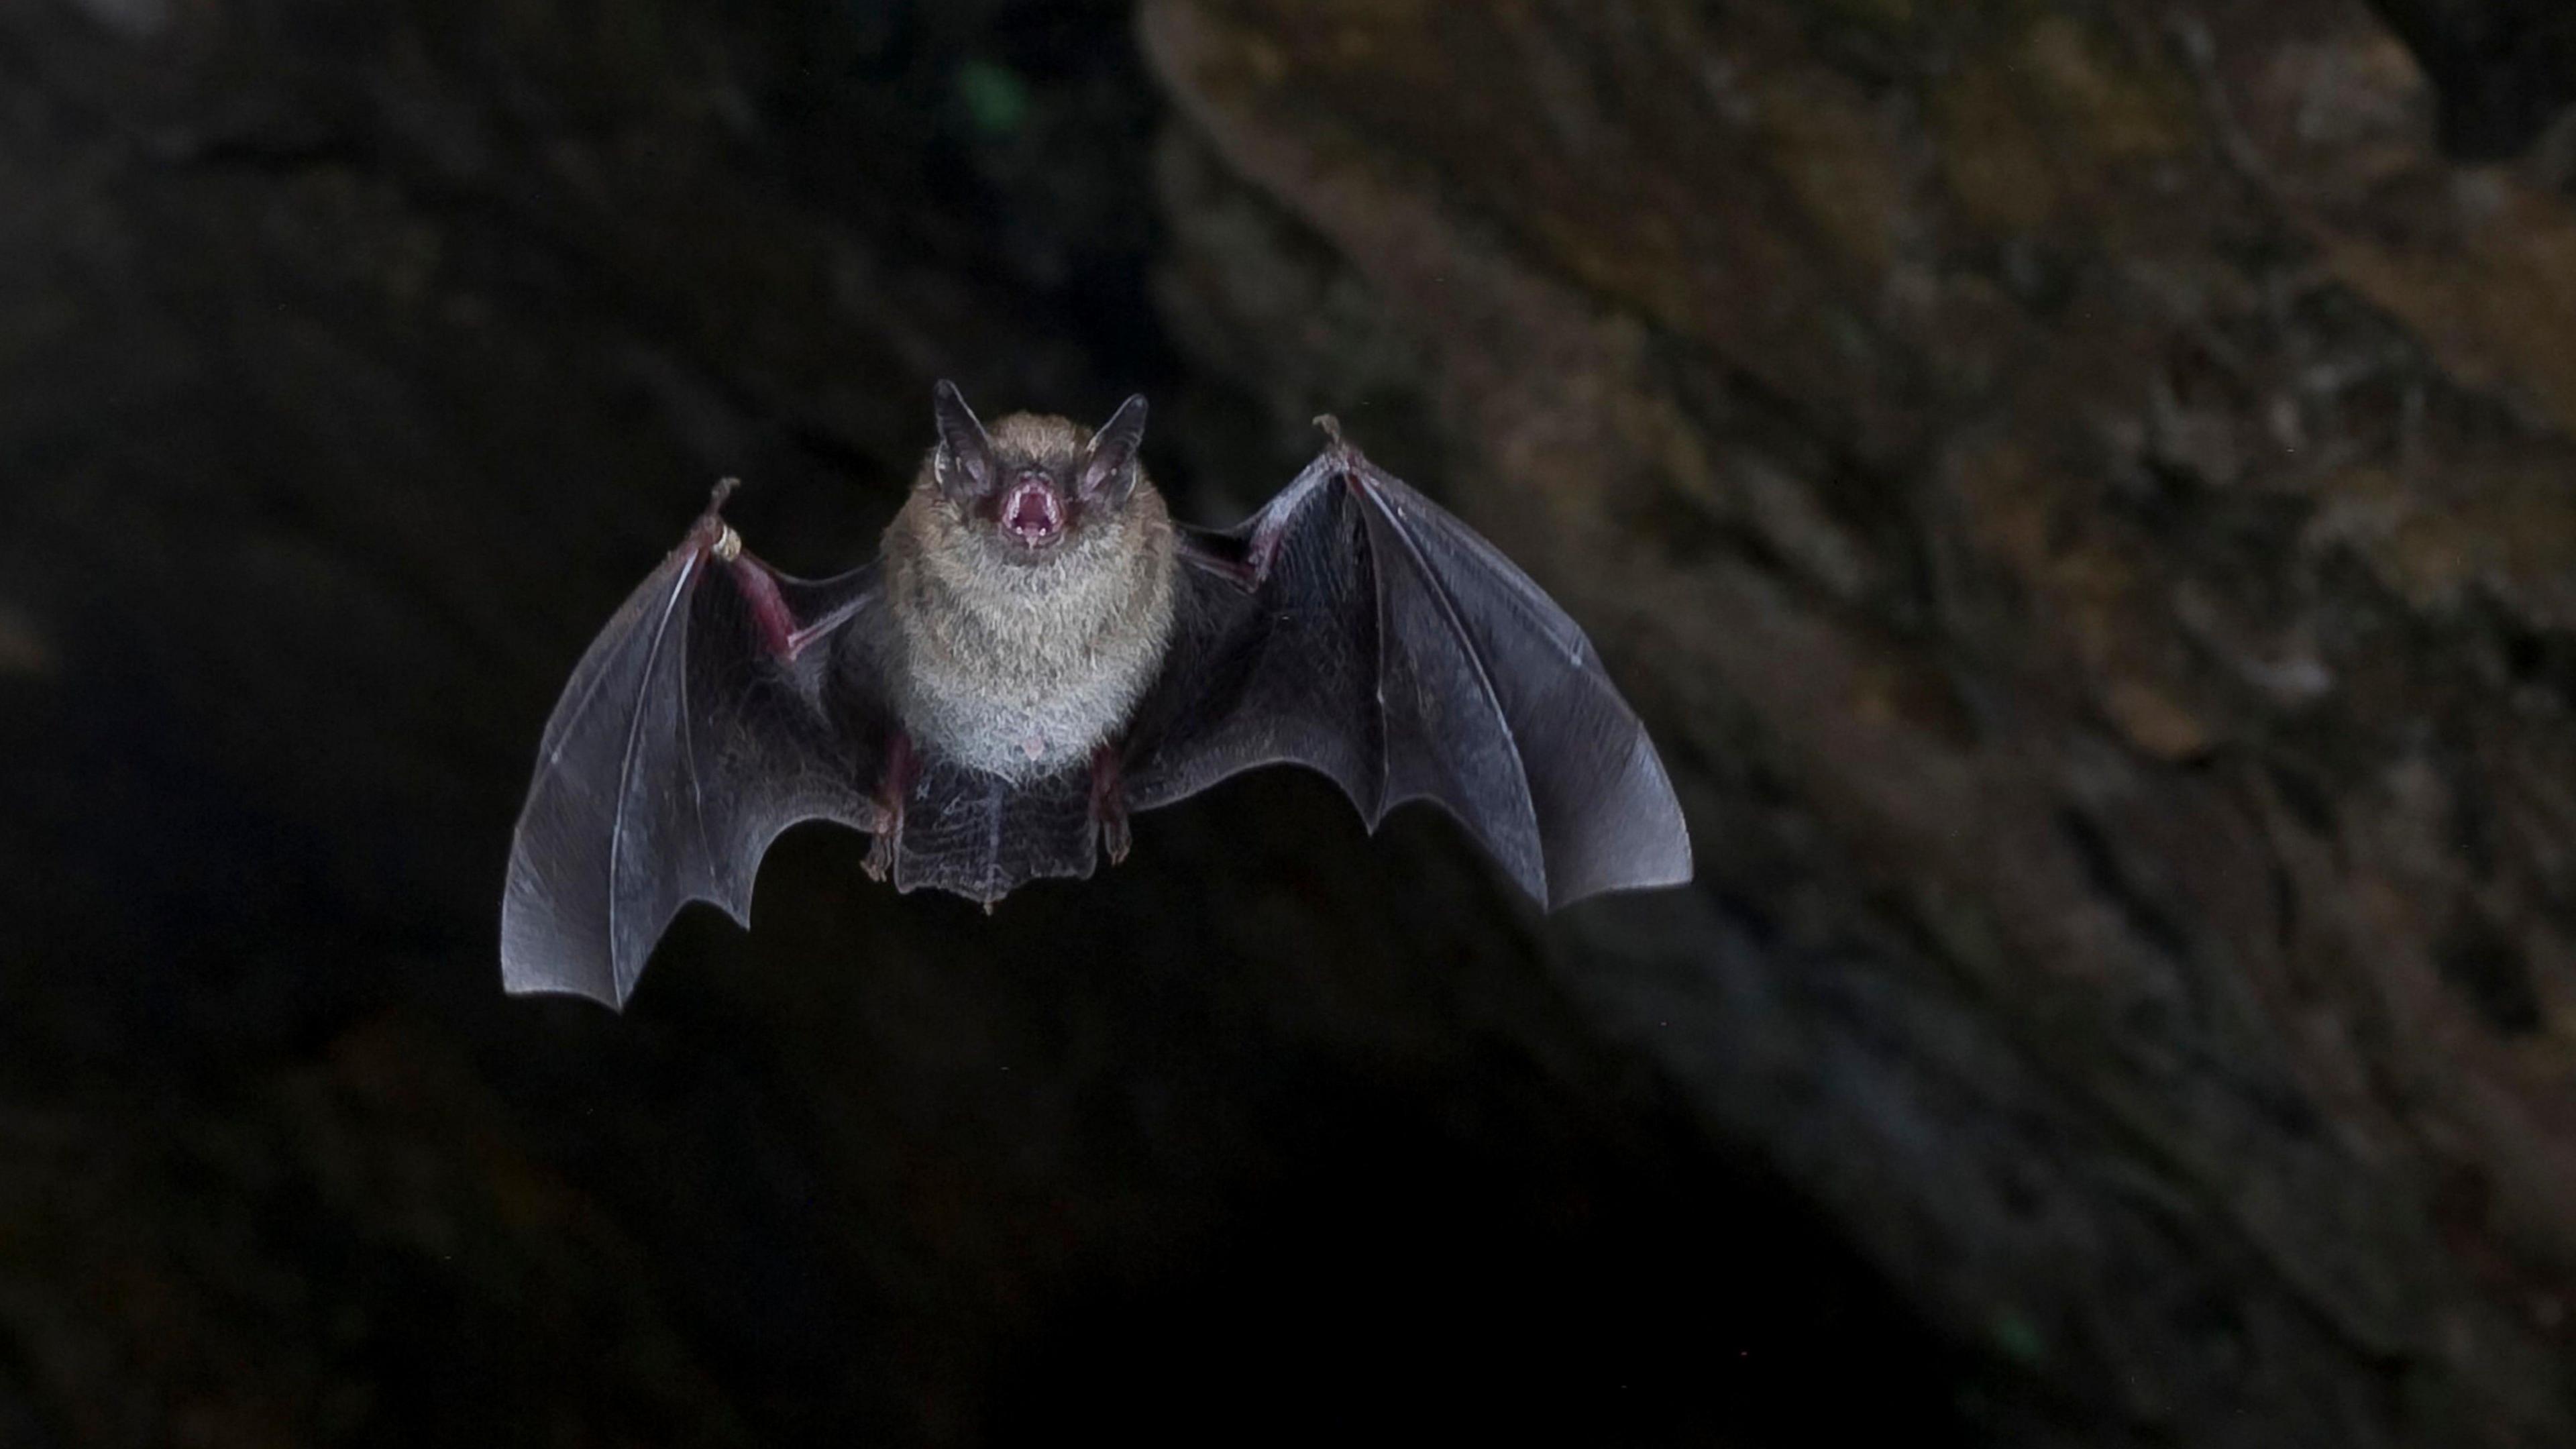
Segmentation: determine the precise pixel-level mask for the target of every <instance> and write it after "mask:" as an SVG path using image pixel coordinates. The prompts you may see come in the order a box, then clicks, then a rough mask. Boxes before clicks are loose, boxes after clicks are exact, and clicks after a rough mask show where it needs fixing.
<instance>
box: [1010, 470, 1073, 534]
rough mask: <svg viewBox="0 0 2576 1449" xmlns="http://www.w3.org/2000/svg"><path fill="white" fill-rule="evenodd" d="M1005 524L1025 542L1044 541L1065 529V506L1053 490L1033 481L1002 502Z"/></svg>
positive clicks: (1021, 486) (1015, 490)
mask: <svg viewBox="0 0 2576 1449" xmlns="http://www.w3.org/2000/svg"><path fill="white" fill-rule="evenodd" d="M1002 524H1003V526H1004V527H1006V528H1008V529H1010V530H1011V532H1013V533H1016V534H1018V535H1019V536H1020V537H1022V538H1027V539H1038V538H1044V537H1046V536H1048V535H1050V534H1052V533H1054V532H1056V531H1057V530H1058V529H1061V528H1063V527H1064V505H1063V504H1062V503H1060V502H1058V501H1057V500H1056V496H1055V490H1054V489H1053V488H1050V487H1048V486H1047V485H1046V484H1044V483H1040V482H1036V481H1034V480H1032V481H1030V482H1027V483H1023V484H1021V485H1020V486H1019V487H1017V488H1014V489H1012V490H1011V494H1010V497H1008V498H1006V499H1004V500H1003V501H1002Z"/></svg>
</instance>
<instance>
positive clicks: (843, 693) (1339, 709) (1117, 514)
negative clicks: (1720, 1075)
mask: <svg viewBox="0 0 2576 1449" xmlns="http://www.w3.org/2000/svg"><path fill="white" fill-rule="evenodd" d="M932 412H933V418H934V421H935V423H936V425H937V439H938V440H937V443H936V445H935V446H934V447H932V448H931V449H930V450H929V451H928V453H927V455H926V456H925V457H924V458H923V460H922V463H921V465H920V468H919V470H918V472H917V475H916V476H915V478H914V481H913V485H912V490H911V492H910V494H909V496H908V497H907V498H906V500H905V502H904V505H903V507H902V509H901V510H900V511H899V512H898V513H897V514H896V516H895V519H894V522H893V523H892V524H890V525H889V526H888V527H887V529H886V533H885V537H884V539H883V542H882V544H881V546H880V548H879V552H878V557H877V558H876V559H875V560H874V561H873V562H871V563H868V564H866V565H865V566H863V567H860V568H857V569H854V570H852V571H850V572H848V573H844V574H840V575H838V576H836V577H833V578H829V579H823V580H819V581H809V580H804V579H797V578H792V577H789V576H787V575H785V574H782V573H780V572H778V571H777V570H775V569H772V568H771V567H769V565H767V564H765V563H763V562H761V561H760V559H759V558H757V557H756V556H754V555H753V554H752V553H750V552H749V551H748V550H746V549H745V548H744V547H743V543H742V539H741V536H740V535H738V534H737V533H735V532H734V530H733V528H732V527H731V526H730V525H728V524H727V523H726V522H725V521H724V518H723V508H724V502H725V499H726V497H727V495H728V494H729V493H730V492H731V491H732V489H733V486H734V484H733V482H732V480H730V479H728V480H726V481H725V482H723V483H720V484H718V485H717V487H716V490H715V495H714V497H713V498H712V500H710V502H709V503H708V506H707V509H706V511H705V513H704V514H702V515H701V516H700V517H699V518H698V519H697V521H696V522H695V523H694V524H693V525H692V526H691V527H690V529H689V531H688V534H687V536H686V537H685V538H683V539H682V540H681V542H680V545H679V547H677V548H676V549H674V550H672V552H671V553H670V554H669V556H667V557H666V558H664V559H663V560H662V563H661V565H660V566H659V567H658V568H656V569H654V570H653V572H652V573H651V574H650V575H649V576H648V577H646V579H645V580H644V582H643V583H642V585H640V586H639V587H638V588H637V589H636V590H635V592H634V593H633V594H632V595H630V596H629V597H628V598H627V600H626V601H625V603H624V604H623V605H622V606H621V607H620V608H619V609H618V611H617V613H616V614H615V615H614V616H613V617H612V618H610V620H609V621H608V625H607V627H606V628H604V629H602V630H601V631H600V633H599V636H598V638H597V639H596V640H594V641H593V642H592V643H591V645H590V647H589V649H588V650H587V651H586V652H585V653H584V654H583V655H582V657H581V661H580V663H579V664H577V665H576V666H575V667H574V669H573V672H572V678H571V679H570V681H569V682H567V683H566V685H565V686H564V692H563V696H562V698H561V699H560V700H559V701H558V702H557V703H556V705H555V708H554V713H553V714H552V716H551V717H550V718H549V719H548V720H547V721H546V727H545V733H544V735H543V737H542V739H541V740H540V742H539V745H538V751H537V766H536V774H535V778H534V780H533V781H532V782H531V784H530V785H529V787H528V796H527V802H526V804H525V806H524V807H523V808H522V810H521V812H520V815H519V821H518V826H517V829H516V832H515V833H514V835H513V837H512V840H511V845H510V863H509V874H508V878H507V883H506V885H505V886H504V888H503V894H502V902H501V976H502V983H503V985H504V986H505V988H506V989H508V990H509V991H511V992H568V993H575V994H579V995H584V996H589V997H593V998H596V999H597V1000H599V1001H601V1002H604V1003H606V1004H607V1005H609V1006H610V1007H612V1008H620V1007H623V1005H624V1004H625V1001H626V998H627V995H628V993H630V992H631V991H633V990H634V988H635V981H636V977H637V976H638V975H639V974H640V973H641V972H642V971H643V969H644V964H645V961H646V959H647V958H648V957H649V956H650V955H651V954H652V950H653V946H654V943H655V942H656V941H657V940H658V939H659V938H660V936H661V934H662V932H663V930H664V928H665V927H667V926H668V925H669V924H670V921H671V918H672V917H673V916H674V915H676V914H677V913H678V912H679V911H680V909H681V908H682V907H683V906H685V905H686V904H687V903H688V902H690V901H692V900H703V901H709V902H712V903H713V904H715V905H716V906H718V907H720V908H721V909H723V910H724V911H725V912H726V913H727V914H729V915H731V916H732V917H733V918H734V920H735V921H737V922H738V923H741V924H742V925H744V926H746V927H748V926H749V924H750V919H749V909H750V904H751V891H752V880H753V877H754V876H755V874H757V872H758V870H759V866H760V860H761V857H762V856H763V855H764V854H766V853H767V851H768V849H769V845H770V842H771V841H773V840H775V839H776V838H777V837H778V835H779V834H780V833H781V832H782V831H784V830H786V829H787V828H788V827H789V826H791V825H794V824H797V823H798V822H800V821H804V820H812V819H823V820H836V821H839V822H841V823H842V824H845V825H848V826H851V827H853V828H855V829H858V830H860V831H864V832H866V833H867V835H868V836H869V837H870V844H869V847H868V853H867V857H866V864H865V868H866V870H867V872H868V874H869V875H870V876H872V877H874V878H876V879H878V880H887V879H891V880H892V881H893V883H894V886H895V888H896V889H897V890H899V891H911V890H919V889H924V888H928V889H935V890H943V891H949V892H953V893H955V894H958V895H962V896H966V897H968V898H970V899H973V900H977V901H980V902H983V903H984V905H985V907H986V909H987V910H990V909H991V908H992V905H993V903H994V902H995V901H997V900H999V899H1001V898H1002V897H1003V896H1004V895H1006V894H1008V893H1009V892H1010V891H1012V890H1013V889H1015V888H1017V887H1018V886H1020V885H1021V884H1023V883H1025V882H1028V881H1031V880H1035V879H1039V878H1043V877H1075V878H1083V877H1088V876H1089V875H1090V874H1091V873H1092V870H1093V868H1094V867H1095V865H1096V864H1097V861H1098V857H1099V855H1100V853H1101V852H1103V851H1106V852H1107V854H1108V856H1109V859H1110V861H1111V863H1113V864H1115V863H1117V862H1119V861H1121V860H1123V859H1125V857H1126V855H1127V853H1128V849H1129V845H1130V842H1131V831H1130V827H1129V817H1130V816H1131V814H1132V813H1133V812H1135V811H1139V810H1152V809H1156V808H1158V807H1161V806H1164V805H1169V804H1171V803H1173V802H1174V801H1177V800H1181V799H1184V798H1187V797H1188V796H1191V795H1195V794H1197V793H1198V792H1200V791H1202V790H1205V789H1207V788H1209V787H1210V786H1212V785H1215V784H1216V783H1217V782H1219V781H1221V780H1224V779H1225V778H1227V777H1228V776H1231V775H1233V774H1236V773H1237V772H1239V771H1243V770H1249V769H1253V768H1255V767H1257V766H1261V765H1268V764H1274V763H1291V764H1299V765H1304V766H1307V767H1309V768H1311V769H1314V770H1317V771H1320V772H1321V773H1323V774H1324V775H1325V776H1327V777H1329V778H1330V779H1331V780H1332V781H1333V782H1334V783H1335V784H1337V785H1339V786H1340V787H1341V789H1342V792H1343V793H1344V794H1345V795H1347V796H1349V797H1350V801H1351V803H1352V804H1353V805H1354V806H1356V807H1358V809H1359V812H1360V814H1361V815H1362V817H1364V819H1365V820H1366V821H1367V823H1368V826H1369V828H1370V829H1371V830H1372V831H1373V830H1375V829H1376V828H1377V826H1378V824H1379V822H1380V821H1382V820H1383V819H1384V818H1385V816H1386V813H1387V812H1388V811H1389V810H1391V809H1393V808H1394V807H1395V806H1396V805H1398V804H1401V803H1403V802H1405V801H1408V800H1428V801H1431V802H1432V803H1433V804H1435V805H1438V806H1440V807H1441V808H1443V809H1445V810H1446V811H1447V812H1448V813H1449V814H1450V815H1452V816H1454V817H1456V819H1457V820H1458V822H1459V823H1460V824H1461V825H1463V826H1464V827H1465V828H1466V830H1467V832H1468V834H1469V835H1471V836H1473V837H1474V838H1475V840H1476V841H1477V842H1478V844H1480V845H1481V846H1482V847H1483V848H1484V850H1485V851H1486V852H1487V853H1488V854H1489V855H1490V856H1491V857H1492V858H1493V859H1494V861H1495V862H1496V863H1497V864H1498V865H1499V866H1500V867H1501V868H1502V871H1503V873H1504V874H1505V875H1507V876H1509V877H1510V879H1511V880H1512V881H1513V882H1514V883H1515V884H1516V885H1517V886H1518V887H1519V888H1520V889H1521V890H1522V891H1524V892H1526V893H1527V894H1528V895H1529V897H1530V898H1531V899H1532V900H1534V901H1536V902H1537V903H1539V904H1540V905H1541V906H1543V907H1545V908H1547V909H1551V910H1552V909H1555V908H1556V907H1559V906H1563V905H1565V904H1567V903H1568V902H1571V901H1575V900H1579V899H1581V898H1583V897H1585V896H1589V895H1594V894H1597V893H1599V892H1603V891H1612V890H1626V889H1636V888H1643V887H1652V886H1664V885H1675V884H1680V883H1683V882H1686V881H1688V880H1689V879H1690V875H1691V852H1690V836H1689V832H1688V830H1687V829H1686V827H1685V826H1684V824H1683V821H1682V813H1681V807H1680V804H1679V802H1678V801H1677V800H1676V799H1675V798H1674V795H1673V789H1672V784H1671V782H1670V781H1669V780H1668V779H1667V778H1666V776H1665V773H1664V768H1663V764H1662V761H1661V760H1660V759H1658V758H1657V756H1656V754H1655V749H1654V746H1653V744H1652V743H1651V742H1650V741H1649V740H1648V739H1647V737H1646V732H1645V729H1644V727H1643V726H1642V725H1641V724H1640V723H1639V722H1638V719H1637V716H1636V714H1635V712H1634V711H1632V710H1631V709H1630V708H1629V707H1628V705H1627V702H1626V701H1625V700H1623V699H1622V698H1621V697H1620V695H1619V692H1618V690H1617V689H1616V688H1615V687H1614V686H1613V685H1612V684H1611V682H1610V678H1609V676H1608V674H1607V673H1605V672H1604V671H1603V669H1602V666H1601V661H1600V659H1599V658H1598V657H1597V656H1596V655H1595V653H1594V652H1593V649H1592V645H1591V643H1590V641H1589V640H1587V639H1586V638H1585V637H1584V634H1583V631H1582V630H1581V629H1579V628H1577V627H1576V626H1575V624H1574V621H1573V620H1571V619H1569V618H1567V617H1566V615H1565V612H1564V610H1562V609H1560V608H1558V607H1557V605H1556V604H1555V602H1554V601H1552V600H1551V599H1549V598H1548V596H1547V595H1546V594H1545V593H1543V592H1541V591H1540V589H1539V587H1538V586H1537V585H1536V584H1534V583H1532V582H1531V581H1530V580H1529V578H1528V576H1527V575H1525V574H1523V573H1522V572H1521V571H1520V570H1519V569H1518V568H1516V567H1514V566H1513V565H1512V563H1511V562H1510V561H1509V560H1508V559H1506V558H1504V557H1503V555H1502V553H1501V552H1500V551H1499V550H1497V549H1496V548H1495V547H1494V546H1493V545H1492V544H1490V543H1488V542H1486V541H1485V540H1484V539H1483V538H1481V537H1479V536H1477V535H1476V534H1475V533H1474V532H1472V531H1471V530H1469V529H1468V527H1467V526H1466V525H1465V524H1463V523H1461V522H1459V521H1458V520H1457V519H1455V518H1453V517H1451V516H1450V515H1449V514H1448V513H1446V512H1444V511H1442V510H1441V509H1440V508H1439V507H1437V506H1435V505H1434V504H1433V503H1432V502H1431V501H1430V500H1429V499H1427V498H1425V497H1423V496H1422V495H1421V494H1420V493H1417V492H1415V491H1414V490H1413V489H1412V488H1410V487H1407V486H1406V485H1405V484H1404V483H1402V482H1400V481H1398V480H1397V479H1396V478H1394V477H1393V476H1391V475H1389V474H1388V473H1386V472H1385V471H1383V470H1382V469H1380V468H1378V467H1377V466H1376V465H1374V464H1372V463H1370V462H1369V461H1368V459H1367V458H1366V457H1364V456H1362V455H1361V453H1360V451H1359V449H1358V448H1356V447H1354V446H1352V445H1351V444H1350V443H1349V442H1348V441H1346V440H1345V439H1344V438H1343V437H1342V434H1341V429H1340V427H1339V426H1338V425H1337V424H1335V423H1334V422H1333V420H1332V419H1330V418H1319V419H1317V420H1316V421H1317V422H1318V424H1319V425H1320V426H1322V427H1323V429H1324V431H1325V433H1326V437H1327V442H1326V445H1325V447H1324V449H1323V451H1322V452H1321V453H1320V454H1318V455H1317V456H1316V458H1315V460H1314V461H1313V462H1312V463H1310V464H1308V465H1307V466H1306V468H1305V469H1304V471H1302V472H1300V473H1299V474H1298V475H1297V477H1296V480H1295V481H1294V482H1292V483H1290V484H1289V485H1288V487H1287V488H1286V489H1285V490H1283V491H1282V492H1280V493H1279V494H1278V495H1277V496H1276V497H1274V498H1272V499H1271V500H1270V501H1269V503H1267V504H1266V505H1264V506H1263V507H1262V508H1261V510H1260V511H1259V512H1257V513H1255V514H1254V515H1253V516H1252V517H1251V518H1249V519H1247V520H1245V521H1244V522H1243V523H1242V524H1240V525H1238V526H1237V527H1235V528H1233V529H1230V530H1226V531H1223V532H1218V531H1214V530H1204V529H1199V528H1193V527H1189V526H1186V525H1181V524H1176V523H1175V522H1173V520H1172V517H1171V514H1170V512H1169V511H1168V510H1167V508H1166V507H1165V505H1164V502H1163V498H1162V495H1161V494H1160V493H1159V492H1158V491H1157V490H1156V489H1155V488H1154V486H1153V483H1152V482H1151V481H1150V480H1149V479H1148V478H1147V477H1146V476H1145V470H1144V467H1143V465H1142V464H1141V463H1140V462H1139V461H1138V459H1137V449H1138V446H1139V445H1140V444H1141V443H1142V441H1143V438H1144V431H1145V400H1144V399H1143V398H1142V397H1132V398H1129V399H1128V400H1127V402H1126V403H1125V404H1124V405H1123V406H1121V407H1120V408H1119V409H1118V410H1117V412H1116V413H1115V414H1114V415H1113V416H1111V418H1110V419H1109V420H1108V421H1107V422H1106V423H1104V424H1102V425H1101V426H1100V428H1099V429H1098V430H1097V431H1091V430H1086V429H1084V428H1082V427H1080V426H1078V425H1077V424H1075V423H1073V422H1070V421H1068V420H1067V419H1064V418H1061V417H1050V416H1040V415H1034V414H1028V413H1019V414H1014V415H1012V416H1010V417H1006V418H1001V419H999V420H998V421H996V422H995V423H994V424H993V425H992V426H991V427H990V428H989V429H988V428H987V427H986V426H985V425H984V424H983V422H982V421H981V420H979V419H978V418H977V417H976V416H975V414H974V412H973V411H972V410H971V409H970V408H968V406H967V405H966V400H965V398H964V397H963V396H962V395H961V394H960V393H959V392H958V390H957V389H956V387H955V386H953V385H951V384H949V383H946V382H942V383H940V384H939V385H938V387H937V388H936V389H935V390H934V392H933V408H932Z"/></svg>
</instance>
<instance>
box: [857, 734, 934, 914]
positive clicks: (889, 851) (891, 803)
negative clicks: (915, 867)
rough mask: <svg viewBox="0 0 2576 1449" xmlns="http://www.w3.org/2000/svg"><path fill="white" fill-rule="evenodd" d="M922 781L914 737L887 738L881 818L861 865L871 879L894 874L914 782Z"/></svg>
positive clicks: (872, 826) (880, 783)
mask: <svg viewBox="0 0 2576 1449" xmlns="http://www.w3.org/2000/svg"><path fill="white" fill-rule="evenodd" d="M920 778H921V760H920V758H919V757H918V756H916V755H915V754H913V752H912V736H910V735H908V734H906V733H904V732H903V731H902V730H896V731H894V732H893V733H892V734H890V735H888V736H887V737H886V759H885V776H884V778H883V779H881V780H879V781H878V782H877V798H876V801H875V804H876V810H877V818H876V819H875V820H874V821H872V822H871V823H870V825H869V833H870V835H872V836H873V837H874V838H873V839H871V840H870V841H869V842H868V858H867V860H866V861H865V862H864V863H863V864H862V865H861V866H860V869H862V870H864V871H866V872H867V873H868V879H870V880H874V881H882V880H884V879H886V878H887V877H888V876H891V875H893V874H894V860H895V854H896V852H898V851H899V850H901V849H902V848H903V806H904V802H905V801H907V800H909V799H911V798H912V787H913V783H914V782H915V781H917V780H919V779H920Z"/></svg>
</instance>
